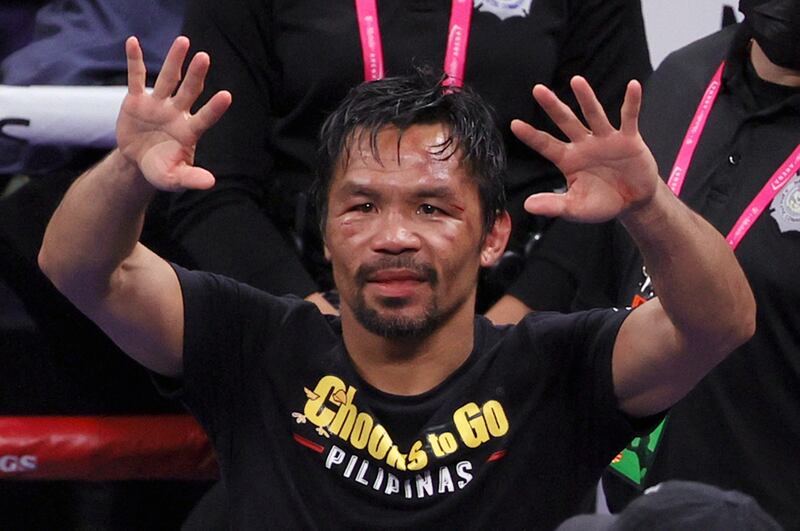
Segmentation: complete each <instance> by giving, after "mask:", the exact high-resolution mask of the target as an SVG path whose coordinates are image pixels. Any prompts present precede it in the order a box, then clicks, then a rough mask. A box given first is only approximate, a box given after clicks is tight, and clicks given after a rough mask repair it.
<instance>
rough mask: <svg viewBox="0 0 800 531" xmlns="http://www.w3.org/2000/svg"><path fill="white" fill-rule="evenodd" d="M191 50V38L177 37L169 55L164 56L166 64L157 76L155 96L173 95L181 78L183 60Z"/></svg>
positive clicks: (161, 97) (167, 96)
mask: <svg viewBox="0 0 800 531" xmlns="http://www.w3.org/2000/svg"><path fill="white" fill-rule="evenodd" d="M188 51H189V39H187V38H186V37H183V36H181V37H178V38H176V39H175V40H174V41H173V43H172V46H170V48H169V51H168V52H167V57H166V58H164V64H163V65H162V66H161V72H159V74H158V77H157V78H156V84H155V86H154V87H153V96H154V97H156V98H159V99H165V98H169V97H170V96H172V93H173V92H175V88H176V87H177V86H178V83H179V82H180V80H181V68H182V67H183V61H184V60H185V59H186V53H187V52H188Z"/></svg>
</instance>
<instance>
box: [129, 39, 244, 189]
mask: <svg viewBox="0 0 800 531" xmlns="http://www.w3.org/2000/svg"><path fill="white" fill-rule="evenodd" d="M188 50H189V39H187V38H186V37H178V38H177V39H175V42H173V43H172V47H171V48H170V50H169V52H168V53H167V57H166V59H164V65H163V66H162V68H161V72H160V73H159V75H158V78H157V79H156V83H155V87H154V88H153V91H152V93H148V92H146V91H145V78H146V71H145V65H144V59H143V56H142V49H141V47H140V46H139V42H138V40H137V39H136V38H135V37H130V38H128V40H127V41H126V42H125V53H126V55H127V58H128V94H127V96H126V97H125V99H124V100H123V102H122V107H121V109H120V113H119V117H118V118H117V144H118V147H119V151H120V152H121V153H122V154H123V155H124V156H125V157H126V158H127V159H128V160H129V161H131V162H132V163H134V164H135V165H137V166H138V168H139V170H140V171H141V173H142V175H143V176H144V178H145V179H147V181H148V182H149V183H150V184H151V185H153V186H154V187H156V188H158V189H159V190H167V191H176V190H182V189H185V188H197V189H205V188H210V187H211V186H213V185H214V176H213V175H212V174H211V173H210V172H208V171H207V170H204V169H202V168H198V167H195V166H194V153H195V146H196V145H197V141H198V139H199V138H200V137H201V136H202V134H203V133H204V132H205V131H206V130H207V129H208V128H210V127H211V126H212V125H214V124H215V123H216V122H217V120H219V119H220V117H221V116H222V115H223V114H224V113H225V111H226V110H227V109H228V107H229V106H230V104H231V95H230V93H229V92H227V91H220V92H218V93H216V94H214V96H212V97H211V99H210V100H209V101H208V102H206V104H205V105H203V106H202V107H201V108H200V109H199V110H198V111H197V112H196V113H195V114H191V112H190V109H191V106H192V105H193V104H194V102H195V101H196V100H197V98H198V97H199V96H200V94H201V93H202V91H203V83H204V81H205V77H206V74H207V73H208V68H209V65H210V58H209V56H208V54H206V53H204V52H200V53H197V54H196V55H195V56H194V58H192V61H191V63H190V64H189V68H188V69H187V72H186V78H185V79H184V80H183V82H181V67H182V66H183V62H184V60H185V59H186V54H187V52H188ZM176 89H177V91H176Z"/></svg>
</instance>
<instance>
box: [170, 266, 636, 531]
mask: <svg viewBox="0 0 800 531" xmlns="http://www.w3.org/2000/svg"><path fill="white" fill-rule="evenodd" d="M176 270H177V271H178V276H179V279H180V282H181V288H182V291H183V295H184V303H185V323H186V325H185V326H186V328H185V339H184V341H185V343H184V345H185V346H184V377H183V380H182V383H179V384H178V386H179V388H180V389H179V391H178V392H177V396H179V397H180V398H182V400H183V401H184V402H185V403H186V404H187V406H188V407H189V409H190V410H191V411H192V412H193V413H194V414H195V415H196V416H197V418H198V419H199V420H200V422H201V423H202V425H203V426H204V428H205V429H206V430H207V432H208V433H209V436H210V438H211V440H212V442H213V444H214V446H215V448H216V450H217V455H218V458H219V461H220V466H221V470H222V477H223V479H224V481H225V482H226V486H227V490H228V493H229V502H230V505H231V507H230V513H231V519H232V522H231V525H232V528H234V529H257V528H263V527H271V528H275V529H298V528H304V529H306V528H317V527H324V528H345V529H366V528H386V527H390V528H431V527H434V526H436V525H439V526H444V527H446V528H448V529H457V528H470V529H486V528H489V527H490V526H498V527H499V528H520V527H527V528H531V529H534V528H535V529H552V528H553V527H555V526H556V525H557V524H558V523H559V522H560V521H562V520H564V519H565V518H566V517H568V516H569V515H570V514H572V513H573V512H574V511H575V509H576V506H577V505H578V503H579V502H580V501H581V497H582V495H583V494H584V493H585V492H586V490H587V489H588V488H590V487H591V485H593V484H594V483H595V482H596V481H597V478H598V476H599V474H600V472H601V471H602V469H603V467H604V466H605V465H606V463H607V462H608V461H609V460H610V459H611V457H613V456H614V455H615V454H616V452H617V451H619V449H620V447H621V445H623V444H624V443H625V442H626V441H627V440H628V439H629V438H630V436H631V434H632V433H633V430H634V428H633V426H632V424H634V422H633V421H632V420H631V419H630V418H628V417H627V416H625V415H624V414H622V413H621V412H620V411H619V410H618V409H617V406H616V398H615V396H614V392H613V384H612V379H611V352H612V349H613V344H614V340H615V338H616V334H617V330H618V329H619V326H620V325H621V324H622V322H623V320H624V318H625V316H626V315H627V312H625V311H616V310H593V311H589V312H584V313H580V314H573V315H561V314H538V315H534V316H531V317H530V318H529V319H526V320H525V321H524V322H523V323H522V324H521V325H520V326H517V327H501V328H497V327H494V326H492V325H491V324H490V323H489V322H488V321H487V320H485V319H483V318H482V317H477V318H476V321H475V348H474V350H473V352H472V353H471V355H470V356H469V358H468V359H467V361H465V362H464V364H463V365H462V366H461V367H459V368H458V369H457V370H456V371H455V372H454V373H453V374H452V375H451V376H449V377H448V378H447V379H446V380H445V381H444V382H442V383H441V384H439V385H438V386H436V387H435V388H434V389H432V390H430V391H428V392H426V393H423V394H421V395H417V396H396V395H390V394H387V393H384V392H382V391H380V390H378V389H376V388H374V387H372V386H371V385H369V384H368V383H367V382H365V381H364V380H362V379H361V378H360V377H359V375H358V373H357V372H356V370H355V368H354V366H353V364H352V362H351V361H350V358H349V356H348V354H347V352H346V351H345V349H344V344H343V342H342V338H341V328H340V322H339V319H338V318H336V317H326V316H323V315H321V314H320V313H319V312H318V311H317V309H316V308H315V307H314V306H313V305H312V304H310V303H306V302H303V301H300V300H298V299H296V298H294V297H288V298H279V297H274V296H271V295H268V294H266V293H264V292H261V291H258V290H255V289H253V288H250V287H249V286H247V285H245V284H239V283H236V282H235V281H233V280H230V279H227V278H225V277H220V276H216V275H212V274H208V273H198V272H188V271H186V270H183V269H181V268H177V267H176ZM161 383H162V384H164V383H165V382H164V381H163V380H161ZM166 385H175V382H166ZM635 423H636V424H638V425H639V426H640V427H641V425H642V424H645V423H647V424H650V423H651V419H646V420H639V421H636V422H635Z"/></svg>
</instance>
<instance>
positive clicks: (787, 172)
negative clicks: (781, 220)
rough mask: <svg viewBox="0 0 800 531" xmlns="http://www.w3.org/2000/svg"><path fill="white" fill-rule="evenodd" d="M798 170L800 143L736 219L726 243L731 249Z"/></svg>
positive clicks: (737, 244)
mask: <svg viewBox="0 0 800 531" xmlns="http://www.w3.org/2000/svg"><path fill="white" fill-rule="evenodd" d="M799 170H800V145H798V146H797V147H796V148H795V149H794V151H793V152H792V154H791V155H789V158H788V159H786V161H785V162H784V163H783V164H781V167H780V168H778V170H777V171H776V172H775V173H774V174H773V175H772V178H771V179H770V180H769V182H767V184H765V185H764V188H762V189H761V191H760V192H758V195H757V196H756V197H755V199H753V201H752V202H751V203H750V204H749V205H748V206H747V208H746V209H745V210H744V212H742V215H741V216H739V219H738V221H736V224H735V225H734V226H733V228H732V229H731V231H730V232H729V233H728V237H727V240H728V245H730V246H731V247H732V248H733V249H736V247H738V246H739V243H740V242H741V241H742V238H744V236H745V234H747V231H749V230H750V227H752V226H753V224H754V223H755V222H756V220H757V219H758V216H760V215H761V213H762V212H763V211H764V210H765V209H766V208H767V205H769V204H770V203H771V202H772V200H773V199H775V196H776V195H778V194H779V193H780V191H781V190H782V189H783V187H784V186H786V183H788V182H789V181H791V180H792V177H794V176H795V175H797V172H798V171H799Z"/></svg>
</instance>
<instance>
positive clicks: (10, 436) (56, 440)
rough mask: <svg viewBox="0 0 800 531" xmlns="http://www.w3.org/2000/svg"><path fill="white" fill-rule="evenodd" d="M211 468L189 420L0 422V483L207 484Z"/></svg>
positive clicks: (208, 452) (213, 474) (204, 442)
mask: <svg viewBox="0 0 800 531" xmlns="http://www.w3.org/2000/svg"><path fill="white" fill-rule="evenodd" d="M217 476H218V471H217V463H216V459H215V457H214V454H213V451H212V449H211V445H210V443H209V441H208V439H207V438H206V436H205V433H204V432H203V429H202V428H201V427H200V426H199V425H198V424H197V422H196V421H195V420H194V419H193V418H192V417H191V416H189V415H151V416H144V415H142V416H85V417H64V416H30V417H28V416H26V417H0V479H14V480H51V481H52V480H75V481H117V480H145V479H147V480H210V479H215V478H217Z"/></svg>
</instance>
